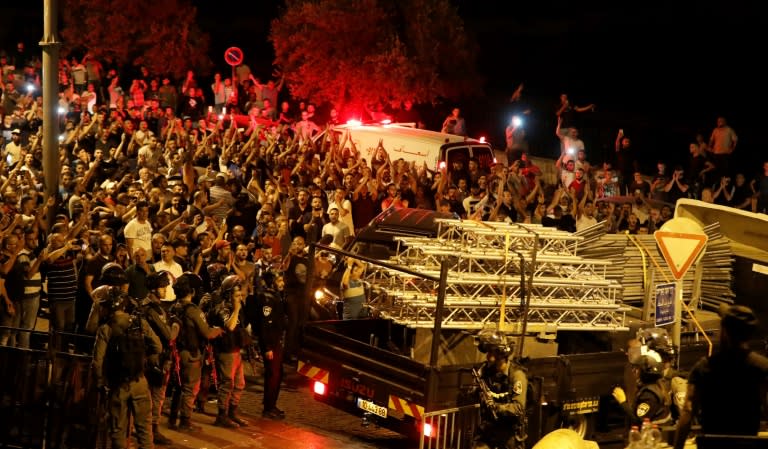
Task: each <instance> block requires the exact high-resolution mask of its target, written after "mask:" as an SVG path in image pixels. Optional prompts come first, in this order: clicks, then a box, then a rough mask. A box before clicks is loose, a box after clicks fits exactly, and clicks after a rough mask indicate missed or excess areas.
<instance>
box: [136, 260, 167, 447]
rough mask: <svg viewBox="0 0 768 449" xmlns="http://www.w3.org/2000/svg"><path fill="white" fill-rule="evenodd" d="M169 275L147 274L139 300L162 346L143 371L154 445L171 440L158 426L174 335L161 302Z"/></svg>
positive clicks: (143, 313) (165, 272) (163, 272)
mask: <svg viewBox="0 0 768 449" xmlns="http://www.w3.org/2000/svg"><path fill="white" fill-rule="evenodd" d="M169 275H170V273H168V272H167V271H159V272H157V273H150V274H149V275H147V281H146V284H147V289H148V290H149V294H148V295H147V297H146V298H144V299H143V300H142V302H141V312H142V315H143V316H144V318H145V319H146V320H147V322H148V323H149V325H150V326H151V327H152V330H153V331H155V334H157V336H158V337H159V338H160V343H161V344H162V346H163V351H162V353H161V354H160V355H159V356H158V357H154V356H153V357H150V358H149V363H148V364H147V370H146V377H147V382H148V383H149V387H150V390H151V392H152V434H153V435H154V442H155V444H162V445H165V444H171V443H172V441H171V440H170V439H168V438H166V437H165V436H164V435H163V434H162V433H160V429H158V425H159V423H160V412H161V411H162V410H163V402H164V401H165V390H166V388H167V387H168V381H169V380H170V376H171V354H170V347H171V341H172V340H173V339H174V338H175V335H173V332H172V330H171V320H170V317H169V314H168V311H167V310H166V309H165V306H164V305H163V303H162V302H161V301H163V299H164V298H165V290H166V289H167V288H168V286H169V285H170V284H171V280H170V277H169Z"/></svg>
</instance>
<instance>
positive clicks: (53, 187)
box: [40, 0, 61, 223]
mask: <svg viewBox="0 0 768 449" xmlns="http://www.w3.org/2000/svg"><path fill="white" fill-rule="evenodd" d="M43 9H44V10H43V30H44V31H43V39H42V40H41V41H40V46H41V47H42V48H43V80H42V84H43V173H44V176H45V199H46V201H47V200H48V198H49V197H50V196H51V195H56V192H57V190H58V187H59V140H58V135H59V120H58V101H59V89H58V71H59V48H60V47H61V42H59V40H58V37H57V36H56V34H57V30H58V19H59V0H44V2H43ZM55 214H56V208H50V210H49V211H48V217H47V218H48V222H49V223H52V222H53V216H54V215H55Z"/></svg>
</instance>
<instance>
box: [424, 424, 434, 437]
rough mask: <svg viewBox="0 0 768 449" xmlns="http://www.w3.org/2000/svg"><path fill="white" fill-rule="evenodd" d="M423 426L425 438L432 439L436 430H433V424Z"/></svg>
mask: <svg viewBox="0 0 768 449" xmlns="http://www.w3.org/2000/svg"><path fill="white" fill-rule="evenodd" d="M421 425H422V426H423V430H424V436H425V437H427V438H432V432H433V431H434V429H433V428H432V424H430V423H428V422H425V423H422V424H421Z"/></svg>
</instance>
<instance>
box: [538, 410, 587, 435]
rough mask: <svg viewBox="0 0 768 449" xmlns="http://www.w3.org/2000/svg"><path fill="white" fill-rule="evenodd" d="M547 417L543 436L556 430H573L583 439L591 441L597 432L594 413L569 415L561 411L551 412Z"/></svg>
mask: <svg viewBox="0 0 768 449" xmlns="http://www.w3.org/2000/svg"><path fill="white" fill-rule="evenodd" d="M545 416H546V418H545V419H544V428H543V429H542V436H544V435H546V434H548V433H549V432H551V431H553V430H556V429H571V430H573V431H574V432H576V433H577V434H578V435H579V436H580V437H581V438H583V439H589V438H590V437H591V436H592V434H593V433H594V432H595V414H594V413H585V414H578V415H567V414H565V413H562V412H561V411H559V410H551V411H550V413H549V414H547V415H545Z"/></svg>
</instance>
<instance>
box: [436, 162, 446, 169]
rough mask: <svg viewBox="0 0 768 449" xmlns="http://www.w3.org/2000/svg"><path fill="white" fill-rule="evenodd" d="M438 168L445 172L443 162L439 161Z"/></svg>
mask: <svg viewBox="0 0 768 449" xmlns="http://www.w3.org/2000/svg"><path fill="white" fill-rule="evenodd" d="M438 167H440V170H445V161H440V163H439V164H438Z"/></svg>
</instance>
